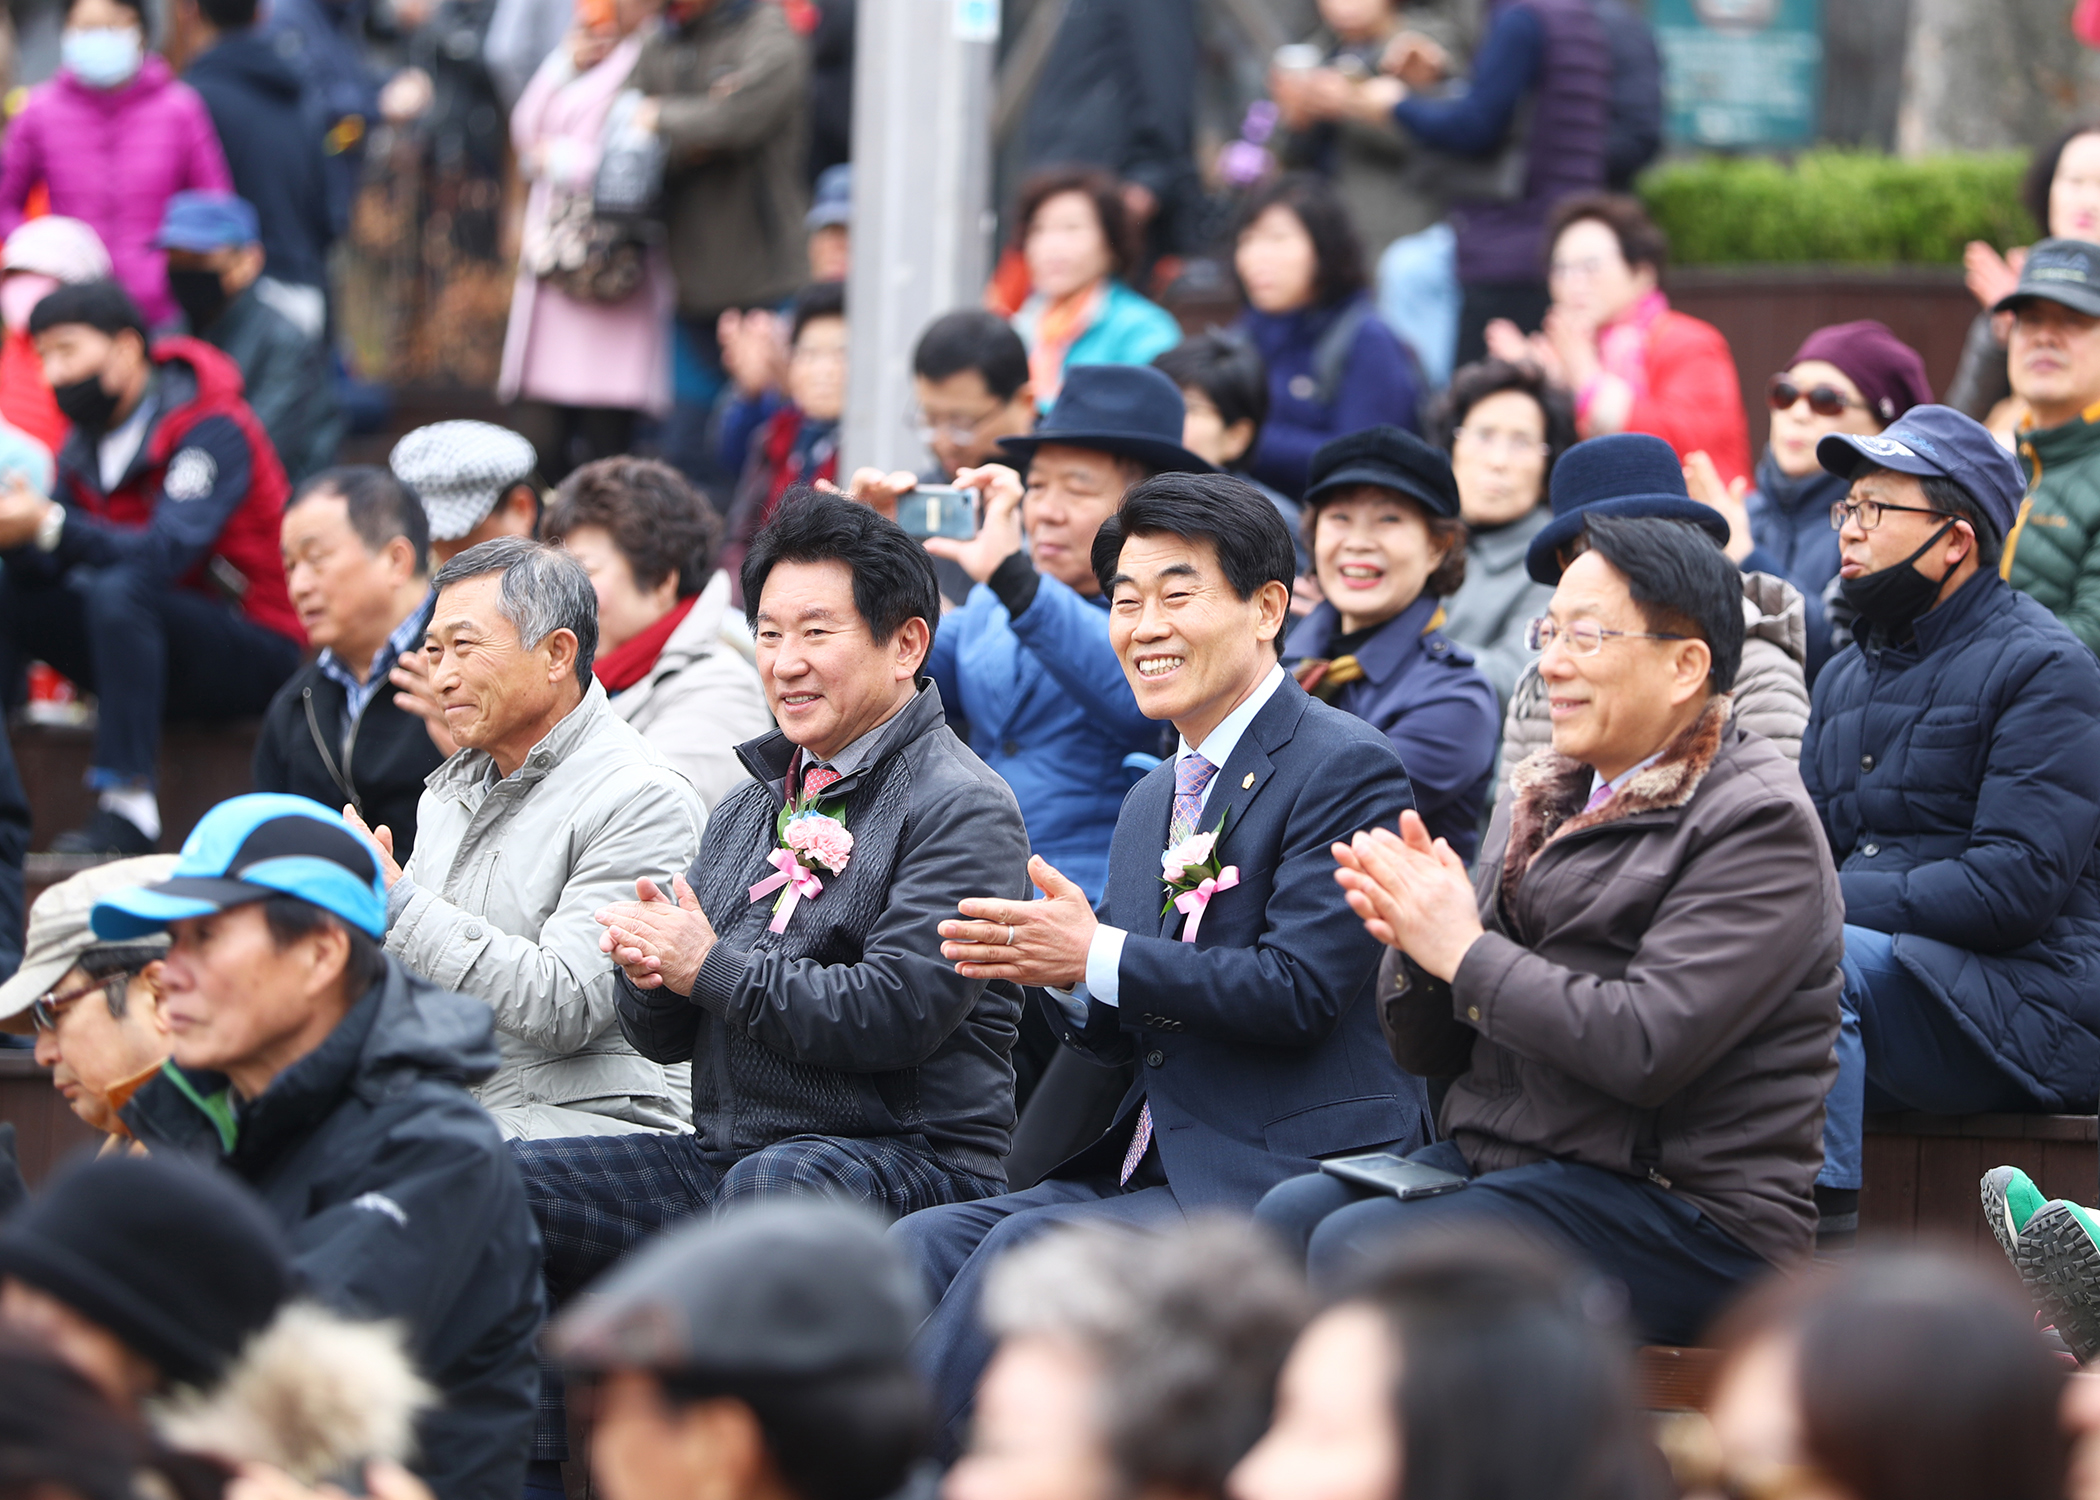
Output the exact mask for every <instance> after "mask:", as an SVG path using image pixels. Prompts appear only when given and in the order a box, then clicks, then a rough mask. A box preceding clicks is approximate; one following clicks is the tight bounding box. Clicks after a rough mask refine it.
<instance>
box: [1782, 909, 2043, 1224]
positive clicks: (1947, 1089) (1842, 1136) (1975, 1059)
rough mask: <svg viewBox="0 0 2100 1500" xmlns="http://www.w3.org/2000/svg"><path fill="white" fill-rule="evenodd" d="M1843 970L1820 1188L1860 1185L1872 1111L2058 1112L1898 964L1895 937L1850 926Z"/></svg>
mask: <svg viewBox="0 0 2100 1500" xmlns="http://www.w3.org/2000/svg"><path fill="white" fill-rule="evenodd" d="M1844 970H1845V990H1844V995H1843V998H1842V1000H1841V1001H1840V1003H1841V1005H1842V1006H1843V1008H1844V1023H1845V1029H1844V1032H1843V1034H1842V1035H1841V1036H1840V1037H1839V1038H1838V1049H1837V1051H1838V1077H1837V1082H1836V1083H1834V1084H1832V1085H1831V1088H1830V1099H1829V1103H1828V1105H1827V1109H1828V1113H1827V1114H1826V1115H1825V1116H1824V1119H1823V1175H1822V1176H1821V1177H1819V1178H1817V1179H1816V1180H1817V1181H1818V1182H1822V1183H1826V1184H1828V1185H1830V1186H1832V1187H1851V1188H1856V1187H1858V1186H1859V1185H1860V1180H1861V1169H1862V1164H1863V1158H1864V1155H1865V1131H1866V1121H1865V1116H1866V1115H1867V1114H1869V1113H1874V1112H1879V1111H1882V1110H1897V1109H1915V1110H1923V1111H1924V1112H1925V1113H1927V1114H1934V1115H1974V1114H1992V1113H2004V1114H2032V1113H2035V1112H2037V1111H2040V1110H2046V1109H2048V1108H2049V1107H2050V1105H2049V1103H2048V1102H2047V1101H2045V1100H2041V1099H2037V1098H2035V1097H2034V1095H2032V1094H2031V1093H2029V1092H2028V1091H2027V1089H2026V1087H2025V1086H2024V1085H2022V1084H2021V1083H2020V1082H2019V1080H2017V1079H2015V1078H2014V1077H2013V1076H2012V1075H2011V1074H2010V1073H2007V1072H2006V1071H2005V1069H2004V1068H2002V1067H2000V1066H1999V1065H1998V1060H1997V1058H1995V1057H1993V1056H1992V1055H1991V1053H1990V1051H1989V1050H1988V1049H1987V1048H1985V1047H1984V1045H1983V1044H1982V1043H1981V1042H1979V1041H1977V1040H1976V1039H1975V1038H1974V1037H1972V1036H1970V1035H1969V1033H1968V1032H1966V1031H1964V1030H1962V1027H1961V1023H1960V1022H1959V1021H1958V1020H1956V1019H1955V1016H1954V1012H1953V1010H1952V1009H1951V1008H1950V1007H1949V1006H1948V1005H1947V1003H1946V1002H1945V1001H1943V1000H1941V999H1940V997H1939V996H1937V995H1935V994H1934V993H1933V992H1932V991H1931V990H1929V989H1927V988H1926V987H1925V986H1924V985H1923V984H1921V983H1919V982H1918V979H1917V976H1916V975H1914V974H1912V973H1911V972H1910V970H1908V969H1906V968H1905V967H1904V966H1903V964H1902V963H1901V962H1900V961H1899V960H1898V959H1897V957H1896V954H1895V938H1894V937H1893V936H1891V935H1890V934H1888V933H1886V932H1876V931H1874V930H1873V929H1872V928H1868V927H1854V926H1852V925H1851V924H1850V923H1847V924H1846V926H1845V958H1844Z"/></svg>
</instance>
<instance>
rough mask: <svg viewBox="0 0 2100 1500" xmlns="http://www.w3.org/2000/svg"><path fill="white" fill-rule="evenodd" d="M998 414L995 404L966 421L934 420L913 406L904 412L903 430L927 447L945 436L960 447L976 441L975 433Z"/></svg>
mask: <svg viewBox="0 0 2100 1500" xmlns="http://www.w3.org/2000/svg"><path fill="white" fill-rule="evenodd" d="M998 415H999V408H998V407H996V406H995V407H993V408H992V409H991V410H990V411H988V412H986V413H985V414H984V415H983V416H980V417H971V418H970V419H968V420H967V421H962V422H954V421H950V422H935V421H932V420H931V419H929V418H928V417H927V415H926V413H925V412H923V411H921V410H919V408H917V407H916V406H914V407H913V408H911V410H909V411H907V412H906V413H905V414H904V430H905V431H906V432H909V433H910V434H911V435H912V436H913V437H915V438H917V439H918V440H919V441H920V442H921V443H923V444H924V445H926V446H927V447H929V448H930V447H932V446H933V444H934V443H935V442H936V441H937V440H939V439H941V438H946V439H947V440H948V441H949V442H951V443H953V444H955V445H956V446H957V447H961V446H962V445H963V444H965V443H969V442H974V441H976V438H977V434H978V432H979V431H980V430H981V429H982V428H983V426H984V424H985V423H987V422H989V421H991V419H992V418H994V417H996V416H998Z"/></svg>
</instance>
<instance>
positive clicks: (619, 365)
mask: <svg viewBox="0 0 2100 1500" xmlns="http://www.w3.org/2000/svg"><path fill="white" fill-rule="evenodd" d="M642 39H643V38H642V33H641V32H636V33H635V34H634V35H632V36H630V37H628V38H627V39H626V40H625V41H623V42H621V43H620V44H619V46H617V47H615V48H613V50H612V51H611V52H609V53H607V54H606V56H605V58H604V59H603V60H602V61H601V62H599V64H598V65H597V66H596V67H595V68H592V69H591V70H590V71H589V72H587V73H582V74H579V73H578V72H577V71H576V69H575V67H574V66H573V65H572V64H571V63H570V61H569V49H568V46H567V44H566V43H564V44H563V45H562V46H559V47H556V48H555V49H554V51H553V52H552V53H551V54H550V55H549V56H548V58H547V60H546V61H545V62H544V63H542V64H540V68H539V71H538V72H536V73H534V74H533V75H532V81H531V82H530V83H528V84H527V85H525V92H524V93H522V94H520V95H519V96H518V102H517V103H516V104H515V105H514V106H512V108H511V112H510V138H511V144H512V145H513V146H515V147H516V148H517V152H518V160H519V162H520V164H521V165H520V168H519V173H520V175H521V176H524V177H526V178H527V180H529V181H530V182H531V183H532V192H531V194H530V196H528V197H527V198H526V200H525V226H524V246H525V252H526V253H525V254H524V255H523V256H521V257H520V263H519V266H518V279H517V284H516V287H515V289H514V290H513V292H512V294H511V303H510V329H509V333H508V336H507V337H505V339H504V341H503V368H502V372H501V373H500V375H499V376H498V377H497V382H496V394H497V395H498V396H499V397H500V398H501V399H503V400H505V401H514V400H517V399H519V398H520V397H523V398H525V399H526V400H531V401H551V402H553V403H555V404H556V405H558V406H609V407H615V408H621V409H625V410H629V411H646V412H656V413H661V412H663V411H666V410H668V409H669V408H670V405H671V344H670V335H671V310H672V301H673V296H672V283H671V269H670V265H669V263H668V262H667V261H666V260H665V259H664V256H663V253H662V252H661V251H660V250H659V251H657V252H655V253H654V254H652V255H651V256H650V259H649V269H648V274H647V276H646V277H645V278H644V280H643V282H642V285H641V286H640V287H638V288H637V289H636V290H635V293H634V295H633V296H631V297H629V298H628V299H627V300H626V301H624V302H612V303H605V302H579V301H578V300H576V299H575V298H573V297H571V296H569V295H568V294H567V293H566V292H563V291H562V290H560V289H559V288H558V287H554V286H543V285H541V284H540V282H539V280H538V279H537V278H535V277H534V276H533V274H532V272H531V271H530V270H528V269H526V267H527V265H528V264H530V263H531V262H532V260H533V259H534V251H535V250H536V248H537V246H538V245H539V244H540V242H541V237H542V236H544V235H545V234H546V232H547V219H548V215H549V214H550V213H551V212H552V208H553V202H554V196H555V193H556V191H557V190H558V189H569V190H572V191H574V190H583V189H588V187H589V186H590V182H591V178H592V176H593V175H594V174H595V173H596V172H597V170H598V157H599V154H600V142H601V139H602V137H603V136H604V134H605V117H606V115H607V114H609V113H610V112H611V110H612V105H613V100H614V98H615V97H616V96H617V95H618V94H619V92H620V90H621V89H623V88H625V87H626V85H627V81H628V78H629V77H630V75H632V74H633V72H634V64H635V60H636V58H638V57H639V56H640V55H641V51H642Z"/></svg>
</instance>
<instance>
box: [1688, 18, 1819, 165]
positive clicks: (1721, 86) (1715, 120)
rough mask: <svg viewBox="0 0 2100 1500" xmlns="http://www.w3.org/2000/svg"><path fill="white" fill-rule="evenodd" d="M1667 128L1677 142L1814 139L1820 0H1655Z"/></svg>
mask: <svg viewBox="0 0 2100 1500" xmlns="http://www.w3.org/2000/svg"><path fill="white" fill-rule="evenodd" d="M1649 18H1650V20H1651V21H1652V22H1653V24H1654V26H1655V39H1656V42H1657V44H1658V45H1659V46H1660V48H1661V51H1662V60H1663V91H1664V100H1665V104H1666V110H1667V114H1666V120H1665V124H1664V130H1665V132H1666V134H1667V135H1668V137H1669V143H1670V144H1671V145H1672V146H1691V147H1700V148H1705V149H1708V150H1758V149H1769V148H1774V147H1785V146H1807V145H1811V144H1813V143H1814V141H1815V139H1816V130H1817V125H1818V115H1819V113H1820V104H1821V99H1822V90H1823V6H1822V0H1654V3H1653V5H1652V6H1651V8H1650V10H1649Z"/></svg>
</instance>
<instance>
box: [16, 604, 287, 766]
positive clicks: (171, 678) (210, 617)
mask: <svg viewBox="0 0 2100 1500" xmlns="http://www.w3.org/2000/svg"><path fill="white" fill-rule="evenodd" d="M0 648H4V650H5V654H6V657H7V661H6V672H7V677H6V680H7V681H9V682H13V681H14V680H15V679H16V678H17V677H18V675H19V674H20V672H21V669H22V668H23V666H25V665H26V664H27V663H28V662H29V661H31V660H37V661H47V662H49V663H51V665H52V666H54V667H56V668H57V669H58V670H59V671H61V672H63V673H65V675H66V676H68V677H70V678H72V679H73V680H74V681H75V682H77V683H79V684H80V686H82V687H83V688H86V689H89V690H90V691H92V692H93V693H94V694H95V698H96V705H95V756H94V764H93V768H92V770H91V771H90V773H89V774H90V780H91V781H92V783H93V784H95V785H97V786H100V787H110V786H128V785H150V784H151V783H152V781H153V775H154V769H155V767H156V765H157V764H158V762H159V759H160V726H161V721H162V719H163V718H171V719H201V720H204V721H207V722H210V721H214V720H221V719H238V718H245V717H248V716H250V715H253V714H259V713H261V712H262V711H263V710H264V709H266V708H268V707H269V706H270V699H271V698H272V697H274V696H275V695H276V692H277V690H278V689H279V688H280V687H282V686H284V682H285V679H286V678H288V677H290V676H291V675H292V673H293V672H295V671H297V670H298V668H299V647H298V646H297V645H295V644H294V643H293V642H291V641H289V640H287V639H286V638H285V637H283V636H281V635H279V634H278V633H277V632H276V631H274V630H269V629H266V628H265V627H263V626H261V625H258V624H256V623H255V622H254V621H253V620H250V619H249V618H248V617H247V616H245V615H243V614H241V613H240V612H239V611H238V610H236V609H234V608H233V607H232V606H231V605H228V604H224V603H221V602H220V601H218V600H216V599H212V598H208V597H207V596H205V595H203V594H200V593H196V592H194V591H192V590H190V589H184V588H175V587H172V586H170V585H168V584H166V583H164V582H162V581H161V580H159V579H157V578H153V577H151V576H149V575H148V574H146V573H145V572H144V571H142V570H140V569H137V568H132V567H125V566H118V567H110V568H87V567H80V568H74V569H72V570H71V571H69V572H67V573H65V574H63V575H62V576H56V577H37V576H35V575H33V574H30V573H28V572H27V571H26V570H23V571H18V570H16V569H14V568H9V569H7V570H6V573H5V576H4V579H0Z"/></svg>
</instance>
